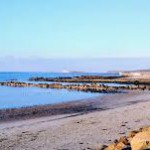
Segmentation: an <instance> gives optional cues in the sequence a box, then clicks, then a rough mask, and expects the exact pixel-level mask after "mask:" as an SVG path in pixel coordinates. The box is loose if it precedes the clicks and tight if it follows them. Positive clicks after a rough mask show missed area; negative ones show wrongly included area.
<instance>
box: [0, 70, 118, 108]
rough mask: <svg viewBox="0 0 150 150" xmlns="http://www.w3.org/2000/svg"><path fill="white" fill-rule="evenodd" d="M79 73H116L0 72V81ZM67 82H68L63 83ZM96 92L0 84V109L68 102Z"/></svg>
mask: <svg viewBox="0 0 150 150" xmlns="http://www.w3.org/2000/svg"><path fill="white" fill-rule="evenodd" d="M81 75H102V76H110V75H113V76H114V75H118V74H108V73H105V74H104V73H98V74H97V73H31V72H24V73H20V72H1V73H0V81H10V80H17V81H24V82H29V81H28V79H29V78H31V77H60V76H61V77H65V76H67V77H68V76H69V77H73V76H81ZM34 83H45V82H34ZM63 84H69V83H63ZM98 95H103V94H98V93H87V92H79V91H69V90H60V89H42V88H36V87H26V88H20V87H2V86H0V109H3V108H14V107H25V106H33V105H45V104H55V103H61V102H68V101H74V100H81V99H87V98H91V97H95V96H98Z"/></svg>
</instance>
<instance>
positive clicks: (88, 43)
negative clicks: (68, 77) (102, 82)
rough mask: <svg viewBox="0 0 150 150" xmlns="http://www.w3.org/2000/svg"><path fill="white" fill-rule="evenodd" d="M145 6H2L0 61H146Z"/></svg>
mask: <svg viewBox="0 0 150 150" xmlns="http://www.w3.org/2000/svg"><path fill="white" fill-rule="evenodd" d="M149 6H150V1H149V0H142V1H141V0H124V1H121V0H0V52H1V57H3V59H4V60H8V59H10V60H14V59H15V60H16V61H18V60H21V62H24V60H26V61H28V60H31V61H32V60H35V59H36V61H38V60H43V59H98V58H132V57H135V58H144V57H147V58H149V57H150V44H149V39H150V28H149V27H150V17H149V16H150V9H149ZM3 59H2V60H3ZM36 61H35V62H36ZM12 63H13V61H12ZM12 63H10V65H12ZM41 63H42V62H41ZM1 66H2V64H1ZM64 68H65V66H64ZM10 69H13V67H10ZM0 70H1V68H0ZM15 70H17V68H15ZM31 70H32V69H31Z"/></svg>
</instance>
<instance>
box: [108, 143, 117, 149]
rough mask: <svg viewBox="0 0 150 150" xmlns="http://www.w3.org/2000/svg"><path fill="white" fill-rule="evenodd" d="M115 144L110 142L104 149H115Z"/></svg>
mask: <svg viewBox="0 0 150 150" xmlns="http://www.w3.org/2000/svg"><path fill="white" fill-rule="evenodd" d="M115 147H116V144H115V143H113V144H110V145H109V146H108V147H106V148H105V150H115Z"/></svg>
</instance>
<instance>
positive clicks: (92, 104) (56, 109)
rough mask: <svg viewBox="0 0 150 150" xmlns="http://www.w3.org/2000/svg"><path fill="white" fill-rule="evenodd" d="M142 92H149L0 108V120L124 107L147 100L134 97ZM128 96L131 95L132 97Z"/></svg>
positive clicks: (133, 92)
mask: <svg viewBox="0 0 150 150" xmlns="http://www.w3.org/2000/svg"><path fill="white" fill-rule="evenodd" d="M143 93H146V94H150V92H149V91H140V90H139V91H124V92H122V93H109V94H104V95H101V96H96V97H92V98H88V99H81V100H75V101H70V102H62V103H57V104H47V105H37V106H29V107H20V108H8V109H0V122H3V121H13V120H24V119H25V120H26V119H30V118H38V117H44V116H54V115H62V114H70V115H71V114H75V113H76V114H85V113H90V112H95V111H103V110H108V109H113V108H117V107H124V106H127V105H131V104H134V103H140V102H145V101H148V99H146V100H141V99H137V98H136V97H138V96H139V97H140V96H141V94H142V95H143ZM149 96H150V95H149ZM130 97H132V99H131V98H130ZM112 99H113V100H112Z"/></svg>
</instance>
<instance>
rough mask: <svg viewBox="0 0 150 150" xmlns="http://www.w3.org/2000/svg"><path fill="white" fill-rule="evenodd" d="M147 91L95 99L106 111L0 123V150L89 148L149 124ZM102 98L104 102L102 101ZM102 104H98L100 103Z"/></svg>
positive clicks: (71, 149) (75, 149)
mask: <svg viewBox="0 0 150 150" xmlns="http://www.w3.org/2000/svg"><path fill="white" fill-rule="evenodd" d="M149 100H150V92H148V91H143V92H138V91H136V92H131V93H124V94H110V95H108V96H105V97H104V98H103V99H102V100H99V98H98V97H97V98H96V101H97V104H96V103H95V105H96V106H97V107H102V106H103V107H104V108H105V109H106V110H103V111H95V112H89V113H85V114H80V113H79V114H68V115H56V116H49V117H48V116H47V117H39V118H34V119H27V120H22V121H21V120H18V121H11V122H3V123H0V149H1V150H90V149H95V148H96V147H97V146H98V145H99V144H108V143H111V142H113V140H115V139H116V138H119V137H120V136H123V135H125V134H126V133H127V132H128V131H131V130H134V129H136V128H140V127H142V126H146V125H150V109H149V108H150V101H149ZM99 101H105V103H104V104H103V105H101V102H99ZM100 105H101V106H100Z"/></svg>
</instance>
